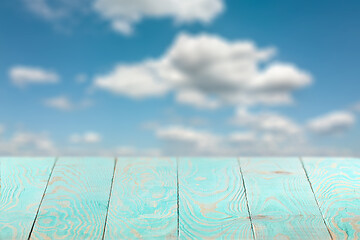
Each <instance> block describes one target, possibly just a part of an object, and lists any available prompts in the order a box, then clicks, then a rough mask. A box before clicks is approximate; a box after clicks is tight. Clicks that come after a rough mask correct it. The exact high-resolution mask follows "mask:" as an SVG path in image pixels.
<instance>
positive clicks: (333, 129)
mask: <svg viewBox="0 0 360 240" xmlns="http://www.w3.org/2000/svg"><path fill="white" fill-rule="evenodd" d="M354 124H355V116H354V115H353V114H352V113H350V112H346V111H337V112H331V113H328V114H326V115H324V116H320V117H317V118H314V119H312V120H310V121H309V122H308V124H307V126H308V129H309V130H310V131H312V132H313V133H316V134H323V135H328V134H330V135H331V134H338V133H343V132H344V131H346V130H348V129H349V128H350V127H352V126H353V125H354Z"/></svg>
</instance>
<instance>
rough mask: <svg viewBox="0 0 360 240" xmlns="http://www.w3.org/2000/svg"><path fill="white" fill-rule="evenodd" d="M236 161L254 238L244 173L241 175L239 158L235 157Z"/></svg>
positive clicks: (253, 233)
mask: <svg viewBox="0 0 360 240" xmlns="http://www.w3.org/2000/svg"><path fill="white" fill-rule="evenodd" d="M237 163H238V165H239V171H240V176H241V180H242V185H243V188H244V194H245V200H246V208H247V210H248V214H249V220H250V224H251V232H252V236H253V239H255V232H254V225H253V222H252V217H251V212H250V207H249V200H248V197H247V191H246V186H245V179H244V175H243V172H242V169H241V164H240V158H237Z"/></svg>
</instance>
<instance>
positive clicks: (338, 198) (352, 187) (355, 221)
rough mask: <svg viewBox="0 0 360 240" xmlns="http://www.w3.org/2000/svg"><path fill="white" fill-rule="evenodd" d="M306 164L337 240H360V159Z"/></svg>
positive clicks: (312, 160)
mask: <svg viewBox="0 0 360 240" xmlns="http://www.w3.org/2000/svg"><path fill="white" fill-rule="evenodd" d="M303 162H304V166H305V169H306V172H307V174H308V176H309V179H310V182H311V184H312V187H313V190H314V193H315V196H316V198H317V201H318V203H319V206H320V209H321V212H322V214H323V216H324V218H325V221H326V224H327V226H328V227H329V229H330V232H331V235H332V237H333V239H360V159H351V158H347V159H345V158H344V159H341V158H337V159H336V158H322V159H314V158H305V159H303Z"/></svg>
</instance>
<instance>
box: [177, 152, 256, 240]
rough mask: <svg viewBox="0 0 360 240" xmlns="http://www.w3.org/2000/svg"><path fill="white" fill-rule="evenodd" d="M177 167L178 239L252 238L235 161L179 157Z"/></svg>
mask: <svg viewBox="0 0 360 240" xmlns="http://www.w3.org/2000/svg"><path fill="white" fill-rule="evenodd" d="M178 164H179V196H180V198H179V201H180V206H179V207H180V209H179V217H180V219H179V220H180V225H179V233H180V239H252V232H251V224H250V220H249V215H248V209H247V204H246V198H245V191H244V188H243V182H242V178H241V174H240V168H239V164H238V162H237V159H236V158H229V159H209V158H202V159H191V158H182V159H179V161H178Z"/></svg>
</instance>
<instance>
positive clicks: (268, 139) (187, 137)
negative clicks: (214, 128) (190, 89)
mask: <svg viewBox="0 0 360 240" xmlns="http://www.w3.org/2000/svg"><path fill="white" fill-rule="evenodd" d="M155 134H156V136H157V138H158V139H160V141H161V142H162V143H163V152H164V154H166V155H171V156H174V155H175V156H176V155H177V156H255V155H257V156H289V155H292V156H304V155H312V156H315V155H318V156H320V155H322V156H324V155H332V156H335V155H336V156H339V155H344V154H345V155H349V154H351V152H350V151H349V150H346V149H334V148H332V149H330V148H323V147H318V146H313V145H312V144H310V143H309V142H307V141H304V139H301V138H297V137H296V136H292V135H284V134H279V133H276V132H269V131H251V130H243V131H235V132H230V133H229V134H216V133H214V132H211V131H204V130H201V129H197V128H189V127H186V126H181V125H175V126H174V125H173V126H163V127H159V128H158V129H156V131H155Z"/></svg>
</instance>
